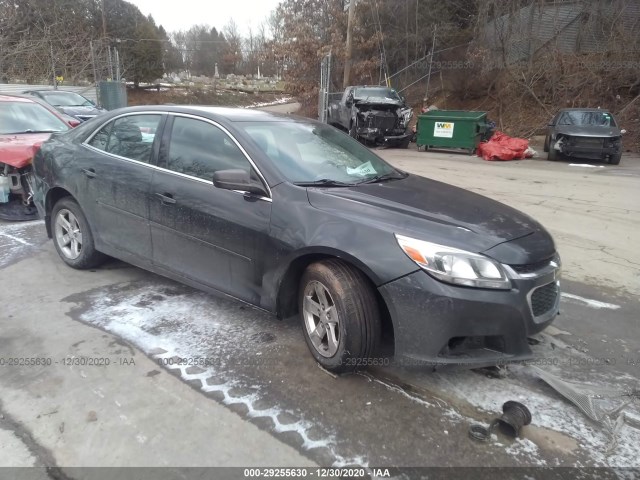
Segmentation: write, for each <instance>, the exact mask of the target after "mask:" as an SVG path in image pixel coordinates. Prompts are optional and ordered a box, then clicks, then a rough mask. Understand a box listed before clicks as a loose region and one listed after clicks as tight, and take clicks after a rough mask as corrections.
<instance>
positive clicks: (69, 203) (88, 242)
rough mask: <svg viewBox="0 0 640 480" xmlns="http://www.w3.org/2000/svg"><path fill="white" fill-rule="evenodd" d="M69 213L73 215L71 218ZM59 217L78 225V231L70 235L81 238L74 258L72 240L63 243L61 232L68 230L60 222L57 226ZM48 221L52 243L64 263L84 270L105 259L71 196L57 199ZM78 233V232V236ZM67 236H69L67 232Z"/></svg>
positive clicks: (80, 210)
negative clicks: (96, 247) (49, 222)
mask: <svg viewBox="0 0 640 480" xmlns="http://www.w3.org/2000/svg"><path fill="white" fill-rule="evenodd" d="M69 214H70V215H71V216H72V217H73V220H72V217H71V216H70V215H69ZM60 217H61V219H62V220H66V221H67V223H68V224H69V225H73V224H74V223H75V224H77V226H78V227H79V230H78V232H74V235H72V237H76V238H80V239H81V241H80V242H79V243H80V247H79V248H78V249H77V253H78V255H77V256H76V257H75V258H72V257H73V255H74V254H75V253H76V251H74V247H73V240H70V243H69V245H68V246H67V244H63V242H64V236H63V235H61V234H64V232H65V231H68V230H67V229H66V227H64V226H63V225H62V222H61V223H60V226H57V223H58V221H59V218H60ZM50 221H51V233H52V235H53V244H54V245H55V247H56V250H57V251H58V255H60V258H62V260H63V261H64V263H66V264H67V265H69V266H70V267H72V268H76V269H78V270H86V269H89V268H94V267H97V266H98V265H100V264H101V263H102V262H104V261H105V260H106V258H107V256H106V255H104V254H103V253H101V252H98V251H97V250H96V249H95V245H94V242H93V234H92V233H91V229H90V228H89V223H88V222H87V218H86V217H85V216H84V213H83V212H82V209H81V208H80V205H78V202H76V201H75V200H74V199H73V198H71V197H64V198H62V199H61V200H59V201H58V202H57V203H56V204H55V205H54V206H53V211H52V212H51V220H50ZM78 233H80V236H79V237H78ZM67 238H69V235H68V234H67ZM76 242H77V240H76Z"/></svg>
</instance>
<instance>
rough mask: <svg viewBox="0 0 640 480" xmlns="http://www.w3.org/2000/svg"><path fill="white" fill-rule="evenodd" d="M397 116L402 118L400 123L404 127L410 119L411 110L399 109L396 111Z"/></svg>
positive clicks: (411, 115)
mask: <svg viewBox="0 0 640 480" xmlns="http://www.w3.org/2000/svg"><path fill="white" fill-rule="evenodd" d="M398 116H399V117H400V118H401V119H402V124H403V125H404V126H405V127H406V126H407V124H408V123H409V120H411V117H413V110H411V109H410V108H404V109H400V110H399V111H398Z"/></svg>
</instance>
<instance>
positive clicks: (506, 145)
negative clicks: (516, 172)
mask: <svg viewBox="0 0 640 480" xmlns="http://www.w3.org/2000/svg"><path fill="white" fill-rule="evenodd" d="M528 148H529V140H525V139H524V138H513V137H510V136H509V135H505V134H504V133H502V132H496V133H494V134H493V136H492V137H491V138H490V139H489V141H488V142H482V143H481V144H480V145H478V156H480V157H482V158H484V159H485V160H517V159H522V158H529V157H531V154H529V153H528V152H527V153H525V151H526V150H527V149H528Z"/></svg>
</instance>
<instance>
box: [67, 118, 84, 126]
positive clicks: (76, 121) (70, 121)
mask: <svg viewBox="0 0 640 480" xmlns="http://www.w3.org/2000/svg"><path fill="white" fill-rule="evenodd" d="M67 123H68V124H69V126H70V127H71V128H76V127H77V126H78V125H80V124H81V123H82V122H81V121H80V120H75V119H73V120H69V121H68V122H67Z"/></svg>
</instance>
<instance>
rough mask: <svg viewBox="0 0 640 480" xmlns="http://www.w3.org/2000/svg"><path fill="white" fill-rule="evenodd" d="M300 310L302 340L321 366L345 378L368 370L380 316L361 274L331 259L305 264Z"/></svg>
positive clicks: (369, 289)
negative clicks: (358, 371) (350, 372)
mask: <svg viewBox="0 0 640 480" xmlns="http://www.w3.org/2000/svg"><path fill="white" fill-rule="evenodd" d="M299 309H300V316H301V320H302V324H303V332H304V337H305V341H306V342H307V346H308V347H309V350H310V351H311V354H312V355H313V357H314V358H315V359H316V361H317V362H318V363H319V364H320V365H321V366H322V367H324V368H325V369H327V370H329V371H331V372H334V373H344V372H348V371H353V370H356V369H357V368H359V367H363V366H366V365H367V363H368V359H370V358H371V356H372V355H373V354H374V353H375V350H376V348H377V345H378V341H379V338H380V311H379V308H378V303H377V300H376V297H375V294H374V292H373V289H372V287H371V285H370V284H369V281H368V280H367V278H366V277H365V276H364V274H363V273H362V272H360V271H359V270H357V269H355V268H353V267H352V266H350V265H348V264H346V263H344V262H342V261H340V260H336V259H331V260H325V261H321V262H317V263H314V264H312V265H310V266H309V267H308V268H307V270H306V271H305V273H304V274H303V276H302V279H301V281H300V289H299Z"/></svg>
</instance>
